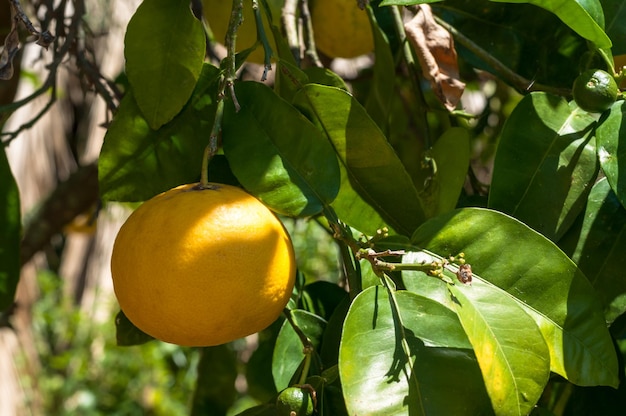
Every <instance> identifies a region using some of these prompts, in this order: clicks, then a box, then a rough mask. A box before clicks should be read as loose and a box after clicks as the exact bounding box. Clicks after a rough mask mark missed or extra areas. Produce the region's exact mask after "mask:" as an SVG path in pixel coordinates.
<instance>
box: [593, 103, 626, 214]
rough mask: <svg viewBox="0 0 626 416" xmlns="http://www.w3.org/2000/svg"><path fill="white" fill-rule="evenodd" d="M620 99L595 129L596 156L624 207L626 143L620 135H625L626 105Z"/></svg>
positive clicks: (625, 196)
mask: <svg viewBox="0 0 626 416" xmlns="http://www.w3.org/2000/svg"><path fill="white" fill-rule="evenodd" d="M624 103H625V102H624V101H623V100H620V101H617V102H616V103H615V104H613V107H611V110H610V111H609V112H608V113H605V114H604V115H603V120H602V122H601V123H600V125H599V126H598V128H597V129H596V140H597V142H598V157H599V159H600V165H601V166H602V170H603V171H604V174H605V175H606V177H607V179H608V181H609V184H610V185H611V188H613V192H615V195H617V198H618V199H619V200H620V202H621V203H622V205H623V206H625V207H626V145H624V141H623V140H620V138H621V137H626V121H624V114H625V113H626V105H624Z"/></svg>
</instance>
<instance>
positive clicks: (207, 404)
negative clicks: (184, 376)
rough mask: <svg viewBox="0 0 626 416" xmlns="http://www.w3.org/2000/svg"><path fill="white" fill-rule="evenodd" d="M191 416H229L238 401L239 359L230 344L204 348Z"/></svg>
mask: <svg viewBox="0 0 626 416" xmlns="http://www.w3.org/2000/svg"><path fill="white" fill-rule="evenodd" d="M201 354H202V355H201V356H200V361H199V362H198V376H197V377H196V388H195V391H194V393H193V399H192V402H191V412H190V414H191V416H201V415H216V416H217V415H226V414H227V411H228V409H229V408H230V407H231V406H232V404H233V403H234V402H235V399H236V398H237V389H236V388H235V380H236V379H237V357H236V354H235V351H233V349H232V347H231V346H229V345H228V344H223V345H217V346H214V347H206V348H202V349H201Z"/></svg>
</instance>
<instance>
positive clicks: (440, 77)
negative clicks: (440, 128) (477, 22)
mask: <svg viewBox="0 0 626 416" xmlns="http://www.w3.org/2000/svg"><path fill="white" fill-rule="evenodd" d="M404 30H405V31H406V35H407V37H408V39H409V42H410V43H411V45H412V46H413V48H414V50H415V52H416V54H417V57H418V59H419V63H420V66H421V67H422V74H423V75H424V77H425V78H426V79H427V80H428V81H429V82H430V85H431V87H432V89H433V91H434V92H435V94H436V95H437V98H439V100H440V101H441V102H442V103H443V105H444V106H445V107H446V108H447V109H448V111H452V110H454V109H455V108H456V106H457V104H458V103H459V100H460V99H461V95H463V91H464V90H465V83H463V82H461V80H460V79H459V65H458V60H457V55H456V50H455V49H454V39H453V38H452V35H450V33H449V32H448V31H447V30H446V29H444V28H443V27H442V26H441V25H439V24H438V23H437V22H436V21H435V18H434V17H433V14H432V11H431V9H430V6H428V5H425V4H422V5H420V6H419V11H418V13H417V14H416V15H415V17H414V18H413V19H412V20H410V21H409V22H407V23H405V25H404Z"/></svg>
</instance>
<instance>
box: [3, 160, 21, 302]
mask: <svg viewBox="0 0 626 416" xmlns="http://www.w3.org/2000/svg"><path fill="white" fill-rule="evenodd" d="M21 230H22V223H21V215H20V194H19V190H18V189H17V183H16V182H15V178H14V177H13V173H11V167H10V166H9V161H8V159H7V156H6V153H5V150H4V148H0V235H1V236H2V239H1V240H0V314H1V313H2V312H3V311H4V310H5V309H8V308H9V307H10V306H11V305H12V304H13V299H14V298H15V289H16V288H17V282H18V281H19V278H20V266H21V265H20V241H21V238H22V236H21Z"/></svg>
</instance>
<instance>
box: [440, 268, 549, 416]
mask: <svg viewBox="0 0 626 416" xmlns="http://www.w3.org/2000/svg"><path fill="white" fill-rule="evenodd" d="M448 289H449V290H450V293H451V295H452V296H453V298H454V304H455V309H456V311H457V313H458V315H459V319H460V320H461V324H462V325H463V328H465V331H466V333H467V336H468V337H469V339H470V341H471V342H472V345H474V352H475V353H476V358H477V359H478V364H479V365H480V369H481V371H482V374H483V379H484V380H485V385H486V387H487V392H488V393H489V397H490V398H491V402H492V404H493V408H494V410H495V412H496V414H499V415H500V414H501V415H520V416H523V415H527V414H529V413H530V411H531V410H532V409H533V407H534V406H535V404H536V403H537V402H538V401H539V398H540V397H541V394H542V393H543V389H544V387H545V386H546V384H547V382H548V377H549V376H550V355H549V352H548V346H547V345H546V342H545V341H544V339H543V336H542V334H541V332H540V331H539V328H538V327H537V324H536V323H535V321H534V320H533V318H531V317H530V316H529V315H527V314H526V313H525V312H524V309H523V308H522V306H521V305H520V304H518V303H517V302H516V301H515V300H514V299H511V298H510V297H509V296H508V294H506V293H503V292H502V291H501V290H498V289H497V288H494V287H493V286H491V285H489V284H486V283H484V282H483V281H480V280H478V279H474V283H473V284H472V286H465V285H460V284H456V285H450V286H448Z"/></svg>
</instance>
